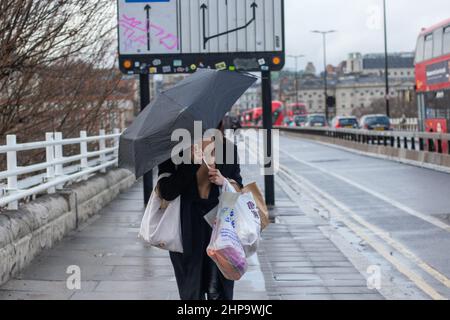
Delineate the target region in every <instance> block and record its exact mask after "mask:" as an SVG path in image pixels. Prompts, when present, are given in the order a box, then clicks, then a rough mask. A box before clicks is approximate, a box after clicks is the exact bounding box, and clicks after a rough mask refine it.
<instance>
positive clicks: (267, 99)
mask: <svg viewBox="0 0 450 320" xmlns="http://www.w3.org/2000/svg"><path fill="white" fill-rule="evenodd" d="M262 100H263V129H265V130H266V132H267V136H266V137H267V141H266V142H265V143H264V156H265V157H267V160H266V159H265V160H266V161H265V166H264V169H265V170H264V171H265V176H264V182H265V196H266V203H267V206H274V205H275V178H274V175H273V170H272V168H273V146H272V127H273V120H272V79H271V74H270V71H263V72H262Z"/></svg>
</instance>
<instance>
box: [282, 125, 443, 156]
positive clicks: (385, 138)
mask: <svg viewBox="0 0 450 320" xmlns="http://www.w3.org/2000/svg"><path fill="white" fill-rule="evenodd" d="M278 129H280V130H283V131H287V132H294V133H298V134H307V135H313V136H323V137H328V138H334V139H340V140H347V141H352V142H356V143H361V144H371V145H378V146H385V147H392V148H398V149H407V150H414V151H427V152H433V153H439V154H444V153H446V154H450V134H441V133H427V132H407V131H369V130H357V129H333V128H286V127H278Z"/></svg>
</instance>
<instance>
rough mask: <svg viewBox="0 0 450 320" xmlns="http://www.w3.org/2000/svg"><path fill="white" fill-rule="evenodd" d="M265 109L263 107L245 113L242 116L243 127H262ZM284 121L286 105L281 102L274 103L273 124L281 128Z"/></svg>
mask: <svg viewBox="0 0 450 320" xmlns="http://www.w3.org/2000/svg"><path fill="white" fill-rule="evenodd" d="M262 118H263V109H262V108H261V107H259V108H254V109H251V110H248V111H245V112H243V113H242V115H241V124H242V126H243V127H251V126H262ZM283 120H284V105H283V103H281V102H280V101H273V102H272V123H273V125H274V126H281V125H282V124H283Z"/></svg>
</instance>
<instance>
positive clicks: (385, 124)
mask: <svg viewBox="0 0 450 320" xmlns="http://www.w3.org/2000/svg"><path fill="white" fill-rule="evenodd" d="M360 127H361V128H362V129H364V130H376V131H389V130H392V125H391V119H389V117H387V116H385V115H383V114H372V115H367V116H363V117H362V118H361V120H360Z"/></svg>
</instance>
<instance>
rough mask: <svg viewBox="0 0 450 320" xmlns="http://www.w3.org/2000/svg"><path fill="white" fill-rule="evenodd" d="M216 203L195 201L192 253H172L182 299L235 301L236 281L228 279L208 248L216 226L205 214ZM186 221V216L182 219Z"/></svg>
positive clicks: (171, 256) (185, 244)
mask: <svg viewBox="0 0 450 320" xmlns="http://www.w3.org/2000/svg"><path fill="white" fill-rule="evenodd" d="M213 207H214V206H211V203H210V202H208V200H198V201H194V202H193V203H192V208H191V216H190V219H191V221H190V223H189V225H190V229H191V230H189V231H190V234H191V237H189V238H190V242H191V243H183V246H184V247H187V246H189V247H190V249H191V250H189V251H190V252H189V253H188V254H180V253H170V258H171V261H172V265H173V268H174V271H175V277H176V279H177V285H178V291H179V294H180V298H181V300H206V299H207V300H233V290H234V282H233V281H230V280H227V279H225V277H224V276H223V275H222V273H221V272H220V270H219V269H218V267H217V266H216V264H215V263H214V261H213V260H212V259H211V258H209V256H208V254H207V253H206V249H207V247H208V245H209V242H210V239H211V233H212V229H211V227H210V226H209V225H208V223H207V222H206V221H205V219H204V218H203V216H204V215H205V214H207V213H208V212H209V211H210V210H211V209H212V208H213ZM182 224H183V219H182Z"/></svg>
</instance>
